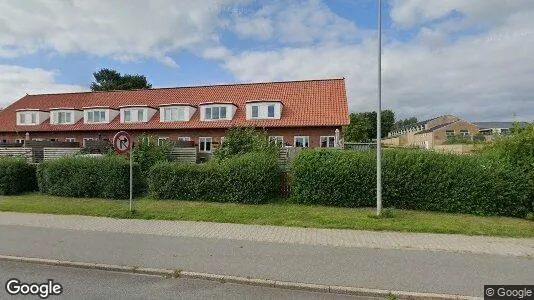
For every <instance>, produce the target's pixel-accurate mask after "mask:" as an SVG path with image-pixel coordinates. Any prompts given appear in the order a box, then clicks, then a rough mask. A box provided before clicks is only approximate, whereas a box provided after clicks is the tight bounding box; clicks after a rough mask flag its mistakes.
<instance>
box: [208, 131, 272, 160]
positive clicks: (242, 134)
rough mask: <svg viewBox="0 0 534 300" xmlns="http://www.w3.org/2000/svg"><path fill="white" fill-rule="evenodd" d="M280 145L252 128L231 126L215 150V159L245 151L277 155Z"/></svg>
mask: <svg viewBox="0 0 534 300" xmlns="http://www.w3.org/2000/svg"><path fill="white" fill-rule="evenodd" d="M280 146H281V145H277V144H275V143H273V142H269V139H268V137H267V135H266V134H265V133H262V132H259V131H257V130H255V129H254V128H247V127H233V128H229V129H228V130H227V131H226V136H225V139H224V142H223V143H222V145H221V146H220V147H219V148H217V149H216V150H215V152H214V153H213V157H214V158H215V159H225V158H229V157H233V156H236V155H241V154H245V153H253V152H259V153H268V154H270V155H273V156H277V155H278V153H279V151H280Z"/></svg>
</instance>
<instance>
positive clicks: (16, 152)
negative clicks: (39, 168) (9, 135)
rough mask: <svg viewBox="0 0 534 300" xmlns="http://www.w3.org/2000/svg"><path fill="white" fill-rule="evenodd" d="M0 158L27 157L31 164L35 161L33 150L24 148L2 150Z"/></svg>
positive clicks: (0, 150)
mask: <svg viewBox="0 0 534 300" xmlns="http://www.w3.org/2000/svg"><path fill="white" fill-rule="evenodd" d="M0 156H20V157H25V158H26V159H27V160H28V161H29V162H32V159H33V155H32V149H31V148H23V147H9V148H0Z"/></svg>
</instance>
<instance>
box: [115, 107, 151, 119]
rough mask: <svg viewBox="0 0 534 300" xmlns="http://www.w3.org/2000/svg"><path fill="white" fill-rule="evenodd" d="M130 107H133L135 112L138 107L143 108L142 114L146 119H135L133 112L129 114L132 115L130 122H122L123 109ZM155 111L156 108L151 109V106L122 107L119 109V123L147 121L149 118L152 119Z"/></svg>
mask: <svg viewBox="0 0 534 300" xmlns="http://www.w3.org/2000/svg"><path fill="white" fill-rule="evenodd" d="M130 109H134V110H136V112H137V110H138V109H143V110H145V112H144V115H145V116H146V117H145V118H146V120H137V113H134V114H132V115H131V116H132V121H130V122H124V111H126V110H130ZM156 112H157V110H156V109H153V108H151V107H143V106H141V107H134V106H131V107H123V108H121V109H120V122H121V123H139V122H148V121H150V119H152V117H153V116H154V114H155V113H156Z"/></svg>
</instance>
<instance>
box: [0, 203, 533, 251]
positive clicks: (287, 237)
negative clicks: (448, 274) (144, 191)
mask: <svg viewBox="0 0 534 300" xmlns="http://www.w3.org/2000/svg"><path fill="white" fill-rule="evenodd" d="M0 225H21V226H32V227H43V228H56V229H70V230H87V231H102V232H116V233H137V234H152V235H162V236H173V237H194V238H209V239H227V240H241V241H256V242H269V243H281V244H302V245H323V246H335V247H359V248H375V249H412V250H427V251H448V252H462V253H478V254H492V255H509V256H524V257H534V239H532V238H530V239H529V238H501V237H486V236H466V235H454V234H429V233H404V232H379V231H361V230H340V229H316V228H298V227H282V226H260V225H243V224H228V223H209V222H190V221H161V220H135V219H111V218H98V217H88V216H62V215H47V214H29V213H11V212H0Z"/></svg>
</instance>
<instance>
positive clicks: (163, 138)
mask: <svg viewBox="0 0 534 300" xmlns="http://www.w3.org/2000/svg"><path fill="white" fill-rule="evenodd" d="M168 139H169V138H168V137H160V138H158V146H161V145H163V143H164V142H163V141H167V140H168Z"/></svg>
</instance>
